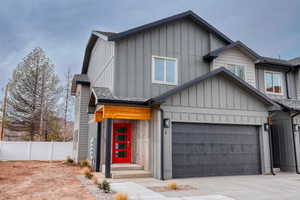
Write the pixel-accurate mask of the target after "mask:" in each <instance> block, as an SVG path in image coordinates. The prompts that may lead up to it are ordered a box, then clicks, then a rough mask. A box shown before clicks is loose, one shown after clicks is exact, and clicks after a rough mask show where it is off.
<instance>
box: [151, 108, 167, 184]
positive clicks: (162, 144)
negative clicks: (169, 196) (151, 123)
mask: <svg viewBox="0 0 300 200" xmlns="http://www.w3.org/2000/svg"><path fill="white" fill-rule="evenodd" d="M152 107H153V108H156V109H158V110H159V111H160V141H161V142H160V156H161V161H160V174H161V176H160V180H162V181H164V180H165V177H164V110H163V109H162V108H161V107H160V106H155V105H152Z"/></svg>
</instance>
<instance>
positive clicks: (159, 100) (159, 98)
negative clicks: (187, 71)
mask: <svg viewBox="0 0 300 200" xmlns="http://www.w3.org/2000/svg"><path fill="white" fill-rule="evenodd" d="M218 74H222V75H225V77H227V78H230V79H231V80H232V81H234V82H236V83H237V84H239V85H240V86H242V87H243V88H245V89H246V90H248V91H249V92H251V93H252V94H253V95H255V96H256V97H258V98H259V99H261V100H262V101H263V102H265V103H266V104H268V105H270V106H276V104H275V103H274V101H273V100H271V99H270V98H269V97H268V96H267V95H265V94H264V93H262V92H261V91H259V90H258V89H256V88H254V87H253V86H252V85H250V84H249V83H247V82H246V81H244V80H242V79H240V78H239V77H238V76H236V75H235V74H233V73H232V72H230V71H229V70H227V69H226V68H224V67H220V68H218V69H215V70H213V71H211V72H208V73H206V74H204V75H203V76H199V77H198V78H195V79H193V80H191V81H188V82H186V83H184V84H182V85H180V86H178V87H176V88H174V89H171V90H169V91H167V92H165V93H163V94H161V95H159V96H157V97H155V98H151V99H150V100H149V101H150V102H151V103H153V102H156V103H163V102H164V101H165V100H166V99H167V98H168V97H170V96H172V95H174V94H176V93H178V92H181V91H183V90H185V89H187V88H189V87H192V86H193V85H196V84H198V83H200V82H201V81H204V80H206V79H208V78H210V77H213V76H216V75H218Z"/></svg>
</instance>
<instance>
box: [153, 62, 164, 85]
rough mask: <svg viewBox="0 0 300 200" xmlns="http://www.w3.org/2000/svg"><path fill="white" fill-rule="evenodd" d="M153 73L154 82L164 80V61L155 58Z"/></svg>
mask: <svg viewBox="0 0 300 200" xmlns="http://www.w3.org/2000/svg"><path fill="white" fill-rule="evenodd" d="M154 65H155V68H154V71H155V76H154V78H155V80H157V81H163V80H164V60H162V59H159V58H155V59H154Z"/></svg>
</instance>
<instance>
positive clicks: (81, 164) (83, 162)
mask: <svg viewBox="0 0 300 200" xmlns="http://www.w3.org/2000/svg"><path fill="white" fill-rule="evenodd" d="M79 165H80V167H89V162H88V161H87V160H81V161H79Z"/></svg>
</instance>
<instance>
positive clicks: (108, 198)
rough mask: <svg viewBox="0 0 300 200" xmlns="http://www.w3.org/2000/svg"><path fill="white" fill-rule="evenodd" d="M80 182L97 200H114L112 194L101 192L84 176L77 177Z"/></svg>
mask: <svg viewBox="0 0 300 200" xmlns="http://www.w3.org/2000/svg"><path fill="white" fill-rule="evenodd" d="M77 178H78V179H79V181H80V182H81V183H82V184H83V185H84V186H85V188H86V189H87V190H88V191H89V192H90V193H91V194H92V195H94V196H95V197H96V200H113V199H114V198H113V194H112V193H105V192H103V191H102V190H100V189H99V188H98V187H97V186H96V185H95V184H93V183H92V181H91V180H89V179H87V178H85V177H84V176H83V175H79V176H77Z"/></svg>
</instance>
